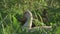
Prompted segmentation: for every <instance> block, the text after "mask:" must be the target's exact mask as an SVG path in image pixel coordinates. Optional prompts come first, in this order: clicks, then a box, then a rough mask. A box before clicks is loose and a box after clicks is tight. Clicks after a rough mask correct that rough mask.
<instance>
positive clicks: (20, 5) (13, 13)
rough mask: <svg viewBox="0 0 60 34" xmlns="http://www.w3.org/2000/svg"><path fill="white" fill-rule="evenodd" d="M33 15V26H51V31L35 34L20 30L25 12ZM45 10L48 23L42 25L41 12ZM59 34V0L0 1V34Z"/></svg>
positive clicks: (40, 31) (36, 32)
mask: <svg viewBox="0 0 60 34" xmlns="http://www.w3.org/2000/svg"><path fill="white" fill-rule="evenodd" d="M27 9H28V10H30V11H31V12H32V14H33V17H34V21H33V23H34V24H35V26H41V25H44V24H45V25H47V24H49V25H50V26H52V30H51V31H46V30H44V29H40V30H39V31H37V30H36V31H35V32H26V31H22V30H21V22H20V21H19V20H18V19H21V18H23V14H24V11H25V10H27ZM44 9H46V11H47V17H48V20H49V21H48V22H47V23H44V21H43V17H42V16H41V15H42V14H43V10H44ZM42 32H47V34H60V0H0V34H42Z"/></svg>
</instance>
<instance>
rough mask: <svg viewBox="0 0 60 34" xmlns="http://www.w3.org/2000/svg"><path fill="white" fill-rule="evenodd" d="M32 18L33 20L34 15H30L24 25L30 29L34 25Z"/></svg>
mask: <svg viewBox="0 0 60 34" xmlns="http://www.w3.org/2000/svg"><path fill="white" fill-rule="evenodd" d="M32 20H33V17H32V16H31V17H28V18H27V21H26V22H25V24H24V26H25V27H27V28H28V29H31V26H32Z"/></svg>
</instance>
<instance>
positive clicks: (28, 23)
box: [22, 10, 52, 32]
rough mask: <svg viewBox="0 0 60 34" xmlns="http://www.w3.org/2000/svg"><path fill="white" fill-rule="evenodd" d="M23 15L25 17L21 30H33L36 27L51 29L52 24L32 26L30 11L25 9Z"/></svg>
mask: <svg viewBox="0 0 60 34" xmlns="http://www.w3.org/2000/svg"><path fill="white" fill-rule="evenodd" d="M24 17H25V18H26V19H27V20H26V21H25V24H24V25H23V26H22V30H23V31H24V29H27V30H28V31H32V32H34V31H35V30H36V29H40V28H41V29H46V30H51V28H52V26H38V27H32V25H33V24H32V21H33V15H32V13H31V11H29V10H26V11H25V13H24Z"/></svg>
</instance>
